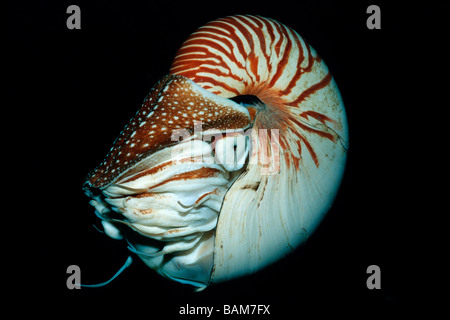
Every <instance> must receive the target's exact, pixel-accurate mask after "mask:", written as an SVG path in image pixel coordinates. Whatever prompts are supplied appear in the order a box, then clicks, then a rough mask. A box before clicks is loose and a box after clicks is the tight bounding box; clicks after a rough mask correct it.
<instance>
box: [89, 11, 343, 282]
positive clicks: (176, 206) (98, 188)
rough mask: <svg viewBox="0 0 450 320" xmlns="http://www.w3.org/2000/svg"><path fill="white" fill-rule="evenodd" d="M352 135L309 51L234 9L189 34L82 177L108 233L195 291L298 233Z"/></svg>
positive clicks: (314, 215)
mask: <svg viewBox="0 0 450 320" xmlns="http://www.w3.org/2000/svg"><path fill="white" fill-rule="evenodd" d="M347 145H348V133H347V120H346V115H345V110H344V105H343V102H342V99H341V96H340V93H339V90H338V88H337V85H336V83H335V81H334V79H333V77H332V76H331V74H330V72H329V70H328V68H327V67H326V65H325V63H324V62H323V61H322V59H321V58H320V57H319V56H318V55H317V53H316V52H315V51H314V49H313V48H311V46H310V45H309V44H307V43H306V42H305V41H304V40H303V39H302V38H301V37H300V36H299V35H298V34H297V33H296V32H295V31H294V30H292V29H290V28H289V27H287V26H284V25H283V24H281V23H279V22H277V21H275V20H272V19H268V18H263V17H259V16H250V15H237V16H231V17H226V18H222V19H218V20H215V21H212V22H210V23H208V24H206V25H205V26H203V27H201V28H199V29H198V30H197V31H196V32H194V33H193V34H192V35H191V36H190V37H189V38H188V39H187V40H186V41H185V43H184V44H183V45H182V47H181V48H180V49H179V51H178V53H177V55H176V57H175V59H174V61H173V64H172V66H171V68H170V72H169V74H168V75H167V76H165V77H163V78H162V79H161V80H160V81H159V82H158V83H157V84H156V85H155V86H154V87H153V89H151V91H150V93H149V94H148V96H147V98H146V99H145V100H144V103H143V105H142V107H141V108H140V110H139V111H138V112H137V114H136V115H135V116H134V117H133V119H131V121H130V123H129V124H128V125H127V126H126V127H125V129H124V130H123V131H122V132H121V133H120V135H119V137H118V138H117V140H116V141H115V143H114V145H113V147H112V148H111V150H110V151H109V153H108V155H107V156H106V158H105V160H104V162H103V163H101V164H100V165H99V166H98V167H97V169H95V170H93V171H92V172H91V173H90V174H89V175H88V177H87V180H86V183H85V186H84V188H85V191H86V193H87V195H88V196H89V197H91V198H92V200H91V202H90V203H91V204H92V205H93V206H94V207H95V210H96V214H97V216H98V217H99V218H100V219H102V224H103V226H104V231H105V233H106V234H107V235H109V236H111V237H112V238H114V239H123V240H125V241H127V243H128V248H129V249H130V250H131V251H132V252H133V253H134V254H136V255H137V256H138V257H139V258H141V260H142V261H143V262H144V263H145V264H147V265H148V266H149V267H150V268H152V269H154V270H155V271H156V272H158V273H159V274H161V275H162V276H164V277H166V278H169V279H172V280H175V281H178V282H181V283H187V284H191V285H193V286H196V287H200V288H202V287H205V286H207V285H209V284H210V283H213V282H220V281H225V280H228V279H232V278H235V277H239V276H243V275H246V274H250V273H252V272H256V271H258V270H260V269H262V268H264V267H265V266H267V265H269V264H271V263H273V262H275V261H277V260H278V259H280V258H282V257H283V256H285V255H286V254H288V253H290V252H292V251H293V250H295V248H296V247H298V246H299V245H300V244H301V243H303V242H304V241H305V240H306V239H307V238H308V236H309V235H310V234H311V233H312V232H313V231H314V230H315V229H316V227H317V226H318V224H319V223H320V221H321V220H322V218H323V217H324V215H325V214H326V212H327V211H328V209H329V208H330V206H331V205H332V203H333V200H334V198H335V196H336V193H337V190H338V188H339V184H340V181H341V178H342V175H343V172H344V167H345V159H346V152H347Z"/></svg>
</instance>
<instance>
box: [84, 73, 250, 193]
mask: <svg viewBox="0 0 450 320" xmlns="http://www.w3.org/2000/svg"><path fill="white" fill-rule="evenodd" d="M250 121H251V120H250V116H249V112H248V111H247V109H246V108H245V107H242V106H240V105H239V104H237V103H235V102H233V101H231V100H229V99H225V98H221V97H219V96H217V95H215V94H212V93H210V92H209V91H207V90H205V89H203V88H201V87H200V86H198V85H197V84H195V83H194V82H193V81H191V80H189V79H187V78H185V77H183V76H179V75H171V74H169V75H167V76H165V77H164V78H162V79H161V80H160V81H159V82H158V83H157V84H156V85H155V86H154V87H153V88H152V90H151V91H150V93H149V94H148V96H147V98H146V99H145V100H144V102H143V104H142V107H141V109H140V110H139V111H138V112H137V114H136V115H135V116H134V117H133V118H132V119H131V121H130V122H129V124H128V125H127V126H126V127H125V128H124V130H123V131H122V132H121V134H120V135H119V137H118V138H117V139H116V141H115V142H114V145H113V147H112V148H111V150H110V151H109V153H108V155H107V156H106V158H105V160H104V161H103V162H102V163H101V164H100V166H98V167H97V168H96V169H95V170H93V171H92V172H91V173H90V174H89V175H88V177H87V180H86V182H87V184H88V185H89V186H90V187H95V188H103V187H105V186H107V185H109V184H110V183H112V182H114V181H116V180H117V179H118V178H119V177H120V176H121V175H122V174H123V173H124V172H126V171H127V170H128V169H129V168H130V167H133V166H134V165H136V164H137V163H139V161H141V160H142V159H144V158H146V157H147V156H149V155H151V154H152V153H154V152H155V151H157V150H160V149H163V148H164V147H167V146H170V145H173V144H176V143H177V141H173V139H172V134H173V132H174V131H175V130H180V129H181V130H182V129H185V130H188V132H189V133H190V134H193V133H194V126H195V125H196V124H197V123H198V122H200V123H201V128H202V132H225V131H227V130H234V129H245V128H248V127H249V126H250Z"/></svg>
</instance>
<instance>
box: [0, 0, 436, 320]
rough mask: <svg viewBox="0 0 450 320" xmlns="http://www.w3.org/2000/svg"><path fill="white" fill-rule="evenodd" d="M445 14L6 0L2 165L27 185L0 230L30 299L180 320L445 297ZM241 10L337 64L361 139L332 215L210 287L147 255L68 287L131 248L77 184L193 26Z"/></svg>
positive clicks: (354, 138) (21, 291)
mask: <svg viewBox="0 0 450 320" xmlns="http://www.w3.org/2000/svg"><path fill="white" fill-rule="evenodd" d="M70 4H77V5H79V6H80V8H81V30H68V29H67V27H66V19H67V17H68V16H69V15H68V14H66V8H67V7H68V6H69V5H70ZM370 4H377V5H379V6H380V8H381V13H382V15H381V19H382V21H381V24H382V29H381V30H368V29H367V27H366V19H367V17H368V14H366V8H367V6H368V5H370ZM442 11H443V9H442V8H440V7H438V6H435V5H434V4H432V3H431V2H427V3H426V4H422V6H420V7H419V6H417V5H415V4H412V3H409V2H406V3H403V4H397V5H395V6H394V5H393V4H391V3H389V2H388V1H372V2H368V1H292V2H289V1H272V2H263V1H257V2H250V1H239V2H236V3H234V2H230V1H228V2H226V3H223V4H220V3H215V2H214V3H212V2H209V3H202V2H181V3H180V2H169V1H136V2H127V1H106V0H105V1H99V0H95V1H71V2H68V1H53V2H51V1H25V2H24V1H22V2H14V3H9V4H8V14H7V20H8V27H7V28H8V29H7V31H8V39H7V40H8V43H7V48H8V50H7V52H8V53H9V54H10V56H9V57H8V59H7V60H5V62H6V67H8V69H9V70H11V71H12V72H11V74H10V75H8V84H9V85H8V87H7V89H8V92H7V95H8V98H9V100H8V101H9V102H8V109H9V111H12V112H13V114H12V115H11V116H10V117H8V123H10V124H11V125H12V126H13V127H14V130H13V131H9V133H8V135H6V136H5V137H7V138H8V139H6V138H5V140H8V141H12V142H13V145H14V147H15V148H13V149H9V151H8V156H7V159H8V160H9V161H10V162H14V164H16V165H18V169H17V170H11V171H12V172H13V173H14V176H15V177H16V179H14V180H15V182H17V186H15V187H14V188H13V190H14V191H13V192H11V193H13V194H14V195H17V196H18V197H17V200H15V206H13V207H14V209H13V210H12V211H8V212H12V213H13V214H8V215H5V224H4V228H5V231H7V232H11V233H10V235H11V236H10V237H8V241H7V242H6V245H5V246H6V247H9V248H11V249H12V250H13V251H14V252H15V254H14V256H13V259H11V260H12V261H14V263H13V264H12V265H13V272H10V273H7V274H6V275H7V278H8V280H11V281H12V282H13V284H14V288H15V289H16V290H15V292H16V293H18V298H17V299H19V300H20V299H22V300H23V299H26V301H28V302H27V303H28V305H30V303H35V304H33V307H32V308H33V310H34V311H50V310H57V307H58V306H60V305H64V306H67V307H68V309H66V310H69V311H70V310H72V311H73V312H74V314H78V312H81V311H83V310H85V308H86V307H87V306H89V307H92V308H93V309H89V310H90V311H93V310H100V311H107V310H113V311H120V310H130V311H139V312H140V311H142V312H143V314H146V315H148V317H149V318H150V317H153V316H155V315H164V316H169V317H170V316H175V315H177V313H178V311H179V308H180V307H181V306H185V305H186V303H190V304H191V305H195V306H211V305H217V306H221V305H222V304H224V303H237V304H247V303H252V304H270V305H271V309H270V310H271V313H272V315H273V316H274V317H276V316H277V315H282V314H297V313H299V314H301V313H302V312H303V311H308V310H309V309H313V307H312V305H313V304H314V303H320V304H322V305H323V306H324V309H326V306H329V303H330V302H336V301H337V302H339V304H340V305H341V306H345V307H348V308H349V309H354V308H355V307H356V306H357V305H361V304H368V305H369V306H370V308H369V309H366V310H374V309H376V308H377V307H378V306H382V305H385V304H395V303H398V302H399V301H400V302H410V301H412V299H414V298H419V300H421V299H423V298H425V297H428V298H429V297H433V296H434V295H437V293H436V292H434V291H424V290H423V289H421V288H422V285H423V284H427V283H430V282H433V280H431V277H432V274H430V273H429V271H426V270H428V268H426V267H427V266H428V267H429V266H430V265H431V266H432V269H433V274H439V269H438V267H437V266H436V268H435V266H434V264H435V262H432V253H431V252H430V250H429V248H430V246H429V245H428V244H427V242H426V240H428V239H429V236H428V232H429V230H430V229H432V228H433V226H432V225H433V223H431V222H430V221H431V220H432V217H435V216H437V215H438V214H439V212H437V211H434V210H433V209H432V207H430V203H431V202H434V201H431V200H430V201H429V199H431V198H429V197H430V195H432V194H433V192H432V185H431V184H427V183H426V182H424V181H425V178H426V176H427V172H426V171H425V170H424V167H425V165H426V164H428V163H430V164H434V165H436V166H438V165H439V161H438V160H437V159H438V156H437V153H436V151H435V149H434V148H433V146H432V145H431V141H432V140H433V139H432V137H433V136H434V135H435V134H436V132H437V131H436V130H435V129H432V130H431V129H429V127H428V125H429V124H430V123H433V124H436V126H439V123H440V119H441V117H442V116H443V114H442V113H441V111H442V110H440V109H437V108H436V106H441V107H443V105H442V103H439V101H437V99H435V98H433V97H434V96H435V93H436V92H438V91H439V90H440V86H441V84H442V82H441V81H440V80H438V78H437V77H436V75H439V73H441V71H440V65H441V64H443V63H442V61H441V59H442V58H443V57H442V56H441V51H440V50H439V49H438V47H439V44H440V42H441V41H442V35H441V31H442V29H441V24H442V22H443V21H442V20H441V18H440V17H439V14H440V13H441V12H442ZM232 14H258V15H262V16H266V17H271V18H274V19H276V20H278V21H280V22H282V23H284V24H285V25H288V26H290V27H292V28H293V29H294V30H296V31H297V32H298V33H299V34H300V35H301V36H302V37H303V38H304V39H305V40H306V41H308V42H309V43H310V44H311V45H312V47H314V48H315V49H316V51H317V52H318V53H319V55H320V56H321V57H322V58H323V60H324V61H325V62H326V63H327V65H328V67H329V69H330V71H331V73H332V74H333V76H334V78H335V80H336V82H337V84H338V86H339V88H340V90H341V94H342V96H343V99H344V103H345V106H346V110H347V115H348V122H349V130H350V149H349V152H348V163H347V170H346V173H345V177H344V181H343V184H342V187H341V189H340V192H339V194H338V197H337V199H336V202H335V204H334V206H333V208H332V210H331V211H330V212H329V214H328V215H327V217H326V218H325V220H324V221H323V223H322V224H321V225H320V227H319V228H318V230H317V231H316V232H315V233H314V234H313V235H312V237H311V238H310V239H309V241H308V242H307V243H306V244H305V245H303V246H302V247H300V248H299V249H298V250H297V251H296V252H295V253H294V254H292V255H290V256H288V257H287V258H285V259H283V260H281V261H279V262H278V263H276V264H274V265H272V266H270V267H268V268H267V269H265V270H263V271H261V272H259V273H257V274H255V275H253V276H248V277H245V278H242V279H237V280H234V281H230V282H227V283H222V284H216V285H212V286H210V287H209V288H207V289H206V290H204V291H203V292H200V293H192V291H191V290H190V289H189V288H186V287H184V286H182V285H179V284H176V283H173V282H171V281H168V280H165V279H163V278H161V277H160V276H158V275H156V274H155V273H154V272H153V271H152V270H150V269H148V268H147V267H146V266H144V265H143V264H142V263H141V262H140V261H138V259H135V263H134V264H133V265H132V266H131V267H130V268H129V269H127V270H126V271H125V272H124V273H123V274H122V275H121V276H120V277H118V278H117V279H116V280H115V281H114V282H112V283H111V284H110V285H108V286H106V287H103V288H98V289H87V288H85V289H81V290H68V289H67V287H66V279H67V277H68V274H67V273H66V269H67V267H68V266H69V265H72V264H75V265H78V266H80V268H81V274H82V282H83V283H98V282H102V281H104V280H106V279H108V278H109V277H110V276H111V275H112V274H114V273H115V272H116V270H118V269H119V268H120V266H121V265H122V264H123V262H124V261H125V259H126V257H127V256H128V252H127V250H126V246H125V244H124V243H123V242H119V241H114V240H112V239H110V238H108V237H106V236H105V235H103V234H101V233H99V232H97V231H96V230H95V229H94V228H93V224H96V225H99V224H98V221H97V218H96V217H95V215H94V212H93V209H92V208H91V207H90V206H89V205H88V199H87V197H86V196H85V195H84V194H83V192H82V190H81V186H82V184H83V181H84V178H85V176H86V174H87V173H88V172H89V171H90V170H92V169H93V168H94V167H95V166H97V165H98V164H99V163H100V162H101V161H102V160H103V157H104V156H105V154H106V153H107V151H108V150H109V148H110V146H111V144H112V142H113V141H114V139H115V137H116V136H117V135H118V133H119V132H120V131H121V130H122V128H123V127H124V126H125V124H126V123H127V122H128V120H129V119H130V118H131V117H132V116H133V115H134V114H135V112H136V111H137V110H138V108H139V107H140V105H141V103H142V101H143V99H144V98H145V96H146V94H147V93H148V91H149V89H150V88H151V87H152V86H153V84H154V83H155V82H156V81H157V80H158V79H159V78H161V77H162V76H164V75H165V74H167V73H168V70H169V67H170V64H171V62H172V59H173V57H174V55H175V53H176V51H177V49H178V48H179V46H180V45H181V44H182V42H183V41H184V40H185V39H186V38H187V37H188V35H189V34H190V33H192V32H194V31H195V30H196V29H197V28H198V27H200V26H202V25H203V24H205V23H206V22H208V21H211V20H214V19H216V18H220V17H223V16H227V15H232ZM436 126H434V125H433V127H436ZM10 138H13V139H12V140H11V139H10ZM16 148H17V149H16ZM11 153H13V154H11ZM17 158H19V160H17V161H16V160H14V159H17ZM17 177H19V178H18V179H17ZM8 199H10V198H8ZM434 223H435V222H434ZM9 264H10V263H9ZM372 264H375V265H378V266H380V268H381V287H382V289H381V290H368V289H367V287H366V279H367V277H368V274H366V269H367V267H368V266H369V265H372ZM25 297H26V298H25ZM314 310H321V309H314ZM363 314H364V313H363ZM363 314H362V315H363ZM62 315H64V314H62Z"/></svg>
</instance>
